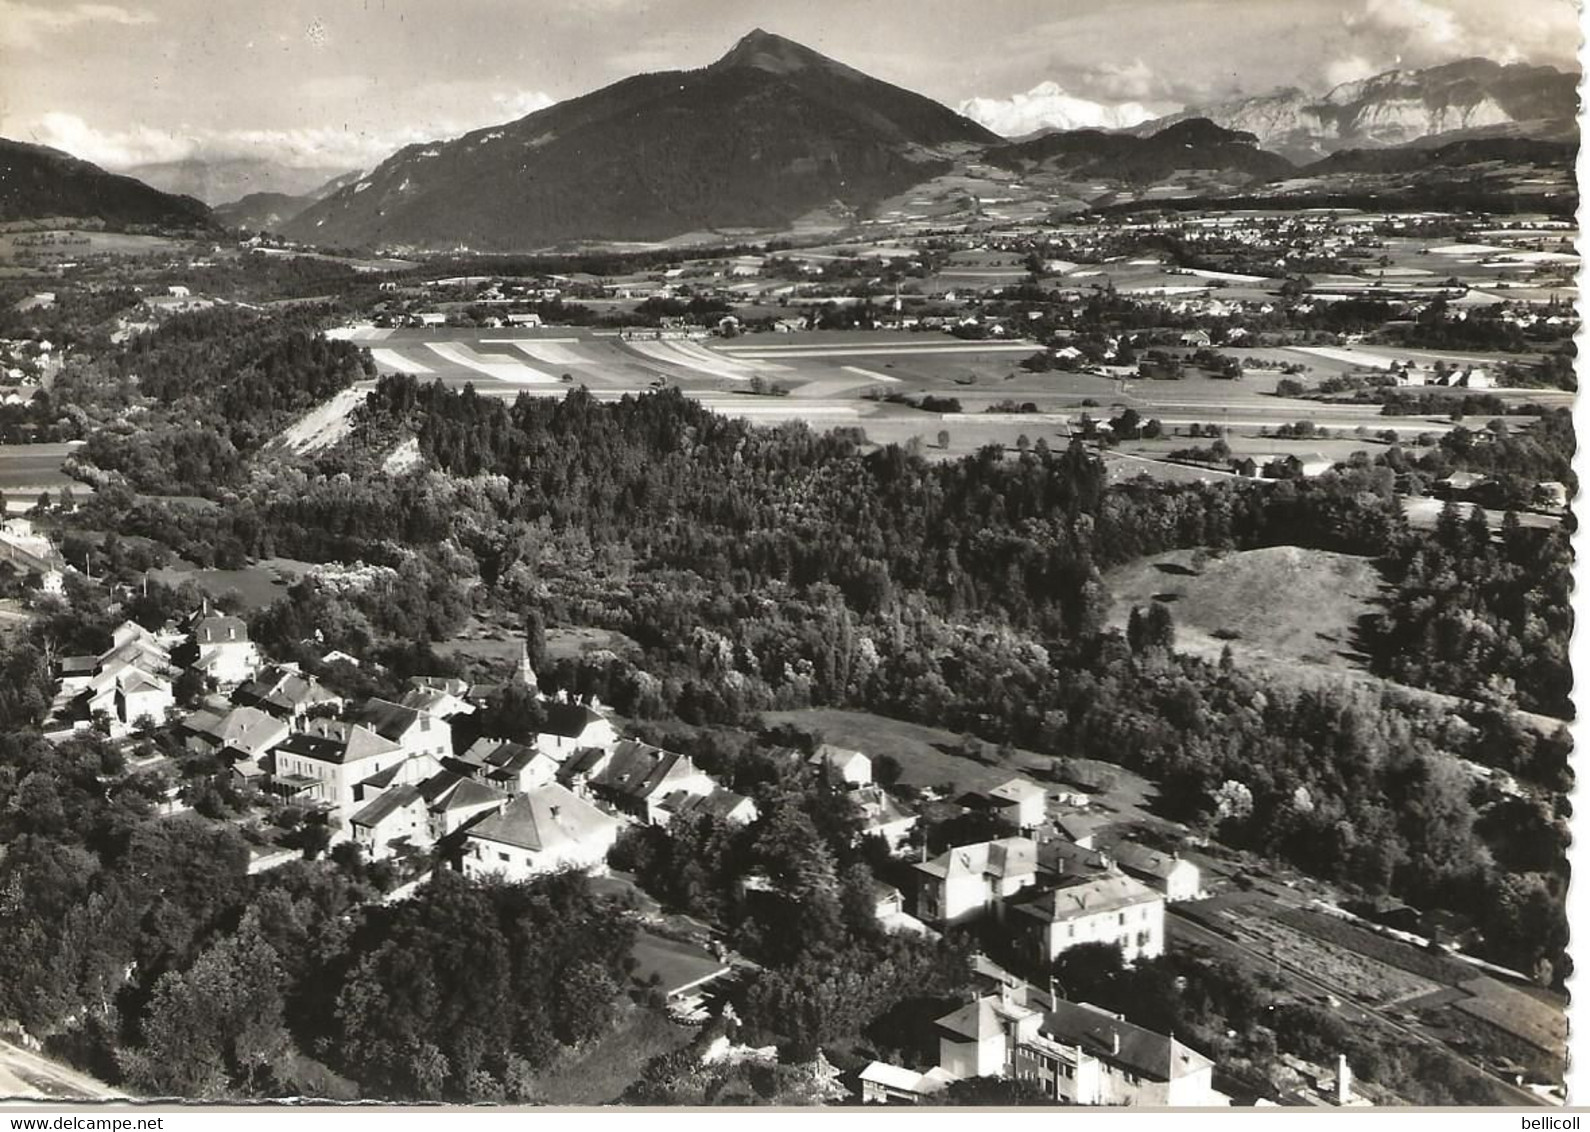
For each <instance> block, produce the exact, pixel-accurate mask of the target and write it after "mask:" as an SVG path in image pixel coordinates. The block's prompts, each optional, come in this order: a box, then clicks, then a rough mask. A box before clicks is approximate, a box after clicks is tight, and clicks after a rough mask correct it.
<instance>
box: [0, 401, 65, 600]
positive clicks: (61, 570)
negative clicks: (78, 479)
mask: <svg viewBox="0 0 1590 1132" xmlns="http://www.w3.org/2000/svg"><path fill="white" fill-rule="evenodd" d="M8 401H9V399H8ZM0 562H9V563H10V564H11V565H12V566H14V567H16V568H17V569H19V570H21V571H22V572H23V573H24V574H33V575H37V576H38V579H39V588H40V589H41V590H43V591H44V592H45V593H47V594H60V593H63V592H65V589H66V559H65V558H64V557H62V555H61V552H60V551H59V550H57V549H56V548H55V544H54V543H52V542H51V541H50V539H49V536H47V535H43V534H40V533H39V532H38V531H36V530H34V528H33V523H32V521H31V520H29V519H3V520H0Z"/></svg>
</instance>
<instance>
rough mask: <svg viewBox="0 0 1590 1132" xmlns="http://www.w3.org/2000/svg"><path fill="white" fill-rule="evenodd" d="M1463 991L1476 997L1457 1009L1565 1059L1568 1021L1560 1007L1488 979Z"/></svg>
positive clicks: (1464, 1002)
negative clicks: (1563, 1055)
mask: <svg viewBox="0 0 1590 1132" xmlns="http://www.w3.org/2000/svg"><path fill="white" fill-rule="evenodd" d="M1463 989H1464V990H1466V991H1469V992H1470V993H1472V994H1473V995H1474V997H1473V998H1468V999H1464V1000H1463V1001H1462V1002H1460V1003H1458V1004H1457V1005H1456V1009H1458V1010H1461V1011H1463V1012H1464V1013H1465V1014H1469V1015H1472V1016H1473V1017H1475V1018H1479V1019H1480V1020H1482V1021H1484V1022H1488V1023H1489V1024H1491V1025H1492V1026H1495V1027H1497V1028H1498V1029H1500V1030H1503V1031H1505V1032H1506V1033H1509V1034H1512V1035H1513V1036H1515V1037H1518V1038H1521V1039H1523V1040H1524V1041H1526V1042H1528V1043H1529V1044H1530V1045H1533V1046H1535V1047H1536V1048H1538V1049H1541V1050H1543V1051H1546V1052H1548V1053H1551V1054H1553V1055H1555V1056H1558V1057H1560V1056H1562V1054H1563V1052H1564V1050H1565V1046H1566V1043H1567V1039H1568V1020H1567V1018H1566V1017H1565V1015H1564V1014H1563V1011H1562V1008H1561V1007H1560V1006H1557V1007H1554V1006H1553V1005H1552V1004H1550V1003H1546V1002H1542V1001H1541V1000H1540V999H1538V998H1536V997H1535V996H1534V995H1530V994H1525V993H1524V992H1523V991H1520V990H1514V989H1513V988H1512V987H1510V986H1507V985H1506V984H1505V983H1501V982H1498V981H1497V980H1495V979H1492V978H1490V977H1488V976H1485V977H1481V978H1478V979H1474V980H1472V981H1470V982H1467V983H1464V984H1463Z"/></svg>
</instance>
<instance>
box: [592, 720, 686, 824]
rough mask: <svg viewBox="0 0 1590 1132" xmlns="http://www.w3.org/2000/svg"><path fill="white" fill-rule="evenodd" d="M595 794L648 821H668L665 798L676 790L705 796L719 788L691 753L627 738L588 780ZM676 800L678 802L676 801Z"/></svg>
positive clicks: (608, 802)
mask: <svg viewBox="0 0 1590 1132" xmlns="http://www.w3.org/2000/svg"><path fill="white" fill-rule="evenodd" d="M586 789H587V790H589V791H590V794H591V796H592V797H594V798H597V799H599V800H600V801H603V802H606V803H607V804H608V805H610V806H612V807H613V808H614V809H617V810H621V811H623V812H624V813H627V814H629V815H631V816H633V817H635V818H638V819H640V820H641V821H644V822H646V823H647V824H649V825H666V824H667V822H668V818H669V816H670V814H671V813H672V812H673V811H672V810H670V809H669V808H668V807H667V806H665V805H664V802H665V801H666V800H667V799H668V798H669V797H670V796H671V795H677V794H698V795H701V796H703V797H705V796H707V795H710V794H711V793H712V792H713V791H714V790H715V789H717V783H715V782H713V781H712V779H711V778H709V777H708V776H707V775H706V774H705V773H704V772H703V771H701V770H700V769H699V768H698V767H697V766H696V764H695V763H694V762H693V761H692V760H691V758H690V756H689V755H681V754H679V753H678V752H676V751H665V750H663V749H662V748H661V747H654V746H652V745H651V744H650V743H642V742H640V741H639V740H636V739H625V740H624V741H623V742H621V743H619V744H618V745H617V746H616V747H614V749H613V757H612V758H610V759H609V760H607V763H606V765H605V766H603V767H602V769H601V770H599V771H597V772H596V773H595V774H593V775H591V776H590V778H589V779H587V781H586ZM676 804H677V803H676Z"/></svg>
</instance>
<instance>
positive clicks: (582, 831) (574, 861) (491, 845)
mask: <svg viewBox="0 0 1590 1132" xmlns="http://www.w3.org/2000/svg"><path fill="white" fill-rule="evenodd" d="M619 829H620V822H619V821H618V819H617V818H613V817H610V816H608V815H607V814H604V813H602V811H601V810H599V809H597V808H596V807H595V806H593V805H591V804H590V803H589V802H587V801H585V800H584V799H583V798H579V797H576V796H575V795H574V794H573V793H572V792H570V791H569V790H567V789H565V788H564V787H562V786H559V785H557V784H555V783H554V784H553V785H550V786H542V787H539V788H537V789H535V790H532V791H531V792H529V793H528V794H521V795H520V796H519V797H517V798H514V799H513V800H512V801H510V802H509V803H508V804H507V805H505V806H504V807H503V808H502V809H501V810H499V811H498V812H497V813H495V814H492V815H491V816H490V817H488V818H486V819H485V820H484V821H481V822H479V823H478V824H476V825H474V826H472V827H471V828H470V829H469V831H468V832H467V833H466V834H465V835H464V851H463V857H462V867H463V872H464V875H465V876H468V877H471V878H474V879H477V880H478V879H481V878H484V877H487V876H491V875H494V874H497V875H501V876H502V877H503V878H504V879H506V880H510V881H520V880H528V879H530V878H531V877H535V876H540V875H542V874H544V873H548V872H555V871H557V870H559V869H566V868H572V869H582V870H585V871H587V872H605V871H606V868H607V865H606V862H607V853H608V850H610V849H611V848H612V847H613V842H614V841H616V840H617V839H618V831H619Z"/></svg>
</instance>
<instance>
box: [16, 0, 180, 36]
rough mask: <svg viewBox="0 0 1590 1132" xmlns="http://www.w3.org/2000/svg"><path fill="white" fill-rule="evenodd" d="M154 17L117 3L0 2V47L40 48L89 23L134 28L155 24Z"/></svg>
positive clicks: (148, 13)
mask: <svg viewBox="0 0 1590 1132" xmlns="http://www.w3.org/2000/svg"><path fill="white" fill-rule="evenodd" d="M154 22H155V17H154V15H153V14H152V13H150V12H146V11H143V10H134V9H131V8H123V7H121V6H120V5H117V4H95V3H79V4H51V5H47V6H35V5H33V4H23V3H21V2H20V0H0V44H5V45H6V46H8V47H20V48H35V47H39V46H40V45H41V44H42V43H43V41H44V39H45V38H46V37H48V36H52V35H59V34H60V33H62V32H68V31H72V30H75V29H77V28H80V27H83V26H84V25H87V24H115V25H119V26H122V27H131V26H134V25H137V24H152V23H154Z"/></svg>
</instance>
